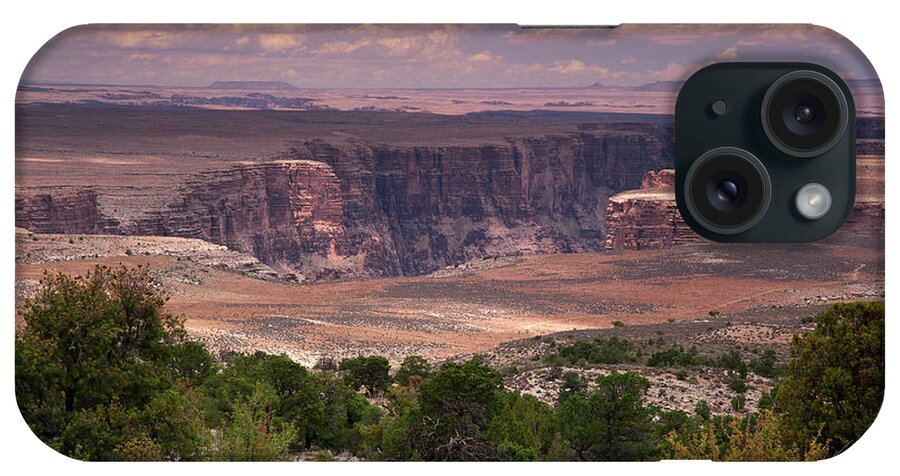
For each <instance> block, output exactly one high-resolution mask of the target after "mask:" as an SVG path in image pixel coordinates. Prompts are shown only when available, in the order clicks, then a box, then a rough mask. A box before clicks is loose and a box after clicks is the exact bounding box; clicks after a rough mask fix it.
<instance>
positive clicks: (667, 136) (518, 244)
mask: <svg viewBox="0 0 900 476" xmlns="http://www.w3.org/2000/svg"><path fill="white" fill-rule="evenodd" d="M62 109H64V110H67V111H69V112H76V113H77V112H80V111H77V108H75V109H76V110H75V111H72V108H68V109H67V108H66V107H63V108H62ZM153 113H154V112H153V111H148V112H146V113H145V114H143V115H142V118H141V120H142V121H147V120H148V118H147V116H148V115H150V116H152V115H153ZM202 113H205V114H213V113H215V111H204V112H202ZM280 114H281V115H282V116H285V115H286V117H283V118H279V119H291V116H292V115H294V116H296V114H294V113H280ZM163 115H164V116H165V117H164V118H156V119H155V120H156V121H157V122H162V121H166V122H167V123H168V124H169V126H173V124H172V121H176V122H177V121H179V120H180V121H182V122H184V121H185V119H184V117H183V115H181V114H176V113H168V114H165V111H164V112H163ZM76 117H78V116H76ZM88 117H90V116H88ZM344 117H345V116H344ZM341 118H342V115H341V114H338V115H337V116H336V117H333V118H332V119H331V120H332V121H338V120H339V119H341ZM393 118H394V119H396V120H403V121H410V123H411V125H412V124H414V123H415V121H417V120H418V119H419V117H417V115H398V116H395V117H393ZM511 120H512V121H513V122H516V123H519V124H523V123H524V126H525V127H521V129H520V131H519V132H518V133H517V134H515V135H511V134H509V132H511V131H510V129H508V128H509V125H508V122H510V121H511ZM442 121H443V122H444V124H443V127H444V129H441V130H442V131H443V133H442V134H441V135H439V136H436V137H431V138H420V139H419V142H418V143H407V144H404V143H399V144H397V143H392V144H385V143H381V142H380V141H378V140H377V139H374V138H372V137H359V136H357V137H342V138H341V139H340V140H337V141H334V140H326V139H323V138H322V137H321V136H319V135H313V136H312V137H302V136H301V137H299V138H294V137H290V136H289V139H290V140H288V141H286V142H285V147H284V148H282V149H281V150H280V151H277V152H275V153H272V154H270V155H268V156H264V157H238V159H243V160H236V161H229V160H227V159H226V160H222V161H221V162H216V161H212V160H209V159H207V160H206V162H207V163H208V164H207V165H208V166H206V167H200V168H198V170H196V171H187V172H185V173H183V174H173V173H172V172H171V170H172V169H171V168H169V167H168V166H167V165H169V164H172V162H174V161H175V160H176V159H175V158H171V159H168V160H167V161H166V166H163V167H160V168H161V169H164V170H156V171H154V172H149V173H145V174H143V175H141V180H131V181H129V180H127V178H126V177H122V178H120V179H119V181H118V182H119V183H116V182H117V180H116V178H115V177H112V176H111V175H113V174H116V173H117V172H118V171H121V170H122V168H121V167H107V169H109V170H107V171H104V170H98V174H100V175H104V174H105V175H110V177H109V183H106V184H105V182H104V180H103V178H102V177H99V178H98V177H97V176H91V177H89V178H88V179H89V180H87V179H86V180H84V181H82V182H81V183H77V182H71V181H70V182H69V183H67V184H64V186H62V187H60V184H59V183H54V184H53V185H52V186H48V185H44V184H40V185H38V186H28V185H30V184H28V185H25V186H22V187H19V188H18V190H17V197H16V224H17V226H19V227H21V228H25V229H28V230H30V231H32V232H36V233H61V234H67V233H68V234H90V233H94V234H113V235H155V236H173V237H183V238H196V239H203V240H206V241H210V242H212V243H217V244H222V245H225V246H228V247H229V248H230V249H234V250H237V251H241V252H244V253H248V254H250V255H252V256H254V257H256V258H258V259H259V260H260V261H262V262H263V263H265V264H267V265H269V266H271V267H272V268H274V269H276V270H278V271H279V272H280V273H282V274H283V276H284V277H285V279H288V280H299V281H317V280H322V279H341V278H350V277H364V276H397V275H420V274H426V273H430V272H433V271H436V270H438V269H441V268H444V267H446V266H449V265H454V264H459V263H464V262H467V261H470V260H472V259H476V258H481V257H486V256H500V255H520V254H538V253H559V252H584V251H599V250H602V249H603V248H604V243H605V237H606V234H605V226H606V223H605V222H606V219H607V218H606V212H605V210H606V203H607V199H608V197H609V195H610V194H613V193H616V192H619V191H622V190H627V189H630V188H634V187H637V186H639V185H640V184H641V180H642V177H643V175H644V173H645V171H647V170H655V169H660V168H663V167H665V166H666V165H667V164H668V163H670V162H671V160H672V158H671V155H670V154H671V152H670V144H671V132H672V131H671V125H669V124H668V123H666V122H665V121H658V120H657V121H655V122H649V123H648V122H637V121H635V120H633V119H632V120H630V121H629V120H625V121H622V120H620V118H619V117H617V116H616V115H614V114H613V115H603V116H599V120H598V121H595V122H592V123H585V122H583V118H581V117H576V118H575V119H570V118H568V117H566V116H562V117H561V118H549V119H547V118H539V119H537V120H536V121H538V123H540V122H544V123H546V122H553V121H556V122H557V124H556V129H557V130H555V131H554V130H550V131H543V130H542V131H541V132H532V131H534V125H533V124H530V123H529V120H523V119H521V118H519V119H511V118H510V117H509V116H505V115H496V116H491V117H485V118H478V119H477V120H471V121H472V122H474V123H469V122H470V121H469V120H467V118H465V117H463V118H456V117H453V118H443V119H442ZM531 121H535V120H534V119H531ZM176 125H177V124H176ZM239 126H240V125H237V127H239ZM317 126H318V127H328V124H327V123H322V122H319V123H318V124H317ZM393 126H394V127H396V128H398V129H400V130H403V129H404V128H405V127H404V124H403V123H400V124H393ZM456 127H462V128H463V129H461V130H460V129H456V130H454V128H456ZM470 128H478V129H479V131H480V132H478V133H479V134H483V135H484V136H483V137H476V138H469V137H467V134H469V133H470V131H468V130H467V129H470ZM184 129H189V127H188V125H184ZM491 129H495V130H497V132H498V135H497V136H490V135H487V134H489V133H490V132H491ZM139 130H140V126H138V125H134V131H139ZM521 131H525V132H526V133H525V134H523V133H522V132H521ZM113 132H114V131H113ZM226 132H227V131H226ZM136 133H137V134H138V135H139V133H138V132H136ZM32 134H34V131H33V130H31V129H25V130H23V131H22V136H23V137H25V140H22V141H20V147H21V148H22V149H23V151H22V153H23V155H27V154H26V153H25V151H24V150H25V149H27V148H28V147H29V143H30V141H29V140H28V137H30V136H31V135H32ZM432 134H434V133H432ZM110 135H113V134H110ZM60 139H65V137H60V136H59V135H57V136H55V140H57V141H58V140H60ZM79 139H80V138H79V137H72V138H71V139H70V140H71V142H68V143H67V144H66V146H67V148H76V147H77V148H80V149H82V150H80V151H78V152H77V154H78V155H79V158H83V157H91V156H94V155H95V154H97V153H98V151H97V146H95V145H92V144H91V143H90V141H84V142H81V141H80V140H79ZM373 139H374V140H373ZM421 139H425V140H421ZM85 142H87V143H85ZM107 144H108V143H107ZM101 147H102V146H101ZM85 149H87V150H85ZM69 150H71V149H69ZM147 152H148V151H146V150H144V151H143V153H147ZM150 152H151V153H152V152H153V151H152V150H151V151H150ZM79 158H75V159H74V160H73V161H72V162H70V163H67V164H64V165H62V164H61V165H60V167H76V166H77V164H78V160H79ZM28 160H29V157H27V156H26V157H25V158H24V160H23V161H24V162H25V163H26V164H27V162H28ZM36 160H37V162H36V163H35V164H36V167H35V169H34V170H36V169H37V164H41V163H42V162H40V158H38V159H36ZM118 160H120V161H122V158H118ZM130 160H133V161H134V162H136V163H137V162H140V158H135V159H130ZM210 162H216V163H210ZM230 162H231V163H230ZM234 162H239V163H234ZM128 165H129V166H130V165H131V164H128ZM136 165H137V164H136ZM172 165H174V164H172ZM138 166H139V165H138ZM129 168H130V167H129ZM186 168H189V167H186ZM45 174H46V173H45ZM22 175H26V174H22ZM31 175H32V176H31V177H29V179H31V180H34V181H40V180H41V178H42V177H41V175H40V174H39V173H35V174H31ZM148 176H153V178H150V182H151V183H149V184H148V185H149V186H148V187H141V186H140V184H141V182H143V181H145V180H147V177H148ZM46 179H47V180H53V181H54V182H58V179H57V178H56V177H50V178H46ZM154 180H158V182H154ZM123 181H127V182H128V183H127V184H122V183H121V182H123ZM23 182H26V184H27V183H28V180H27V179H26V180H24V181H23ZM98 183H99V185H98ZM154 186H155V188H154Z"/></svg>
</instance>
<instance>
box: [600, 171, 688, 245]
mask: <svg viewBox="0 0 900 476" xmlns="http://www.w3.org/2000/svg"><path fill="white" fill-rule="evenodd" d="M699 239H700V236H699V235H697V234H696V233H694V232H693V230H691V229H690V227H689V226H688V225H687V223H685V222H684V220H682V218H681V213H680V212H679V211H678V205H677V204H676V203H675V171H674V170H672V169H664V170H660V171H659V172H657V171H654V170H650V171H648V172H647V173H646V174H644V177H643V179H642V180H641V188H640V189H637V190H627V191H625V192H622V193H618V194H616V195H613V196H612V197H610V198H609V205H608V206H607V208H606V242H605V248H606V249H607V250H611V249H617V248H619V249H643V248H668V247H670V246H673V245H676V244H678V243H684V242H691V241H697V240H699Z"/></svg>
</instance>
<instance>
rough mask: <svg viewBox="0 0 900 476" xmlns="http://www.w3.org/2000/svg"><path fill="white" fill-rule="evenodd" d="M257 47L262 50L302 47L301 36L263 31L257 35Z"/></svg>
mask: <svg viewBox="0 0 900 476" xmlns="http://www.w3.org/2000/svg"><path fill="white" fill-rule="evenodd" d="M258 40H259V47H260V48H262V50H263V51H268V52H283V51H289V50H299V49H303V36H302V35H290V34H286V33H264V34H260V35H259V38H258Z"/></svg>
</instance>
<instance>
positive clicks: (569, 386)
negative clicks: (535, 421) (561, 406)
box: [557, 371, 588, 403]
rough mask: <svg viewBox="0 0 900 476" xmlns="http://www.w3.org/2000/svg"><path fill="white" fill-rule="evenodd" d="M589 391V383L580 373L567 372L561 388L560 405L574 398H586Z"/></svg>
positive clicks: (558, 398) (563, 377)
mask: <svg viewBox="0 0 900 476" xmlns="http://www.w3.org/2000/svg"><path fill="white" fill-rule="evenodd" d="M587 389H588V381H587V379H586V378H584V377H583V376H582V375H581V374H579V373H578V372H571V371H570V372H566V373H564V374H563V376H562V383H560V386H559V396H558V397H557V400H558V401H559V403H562V402H564V401H565V400H566V399H568V398H569V397H572V396H576V395H579V396H584V394H585V393H586V392H587Z"/></svg>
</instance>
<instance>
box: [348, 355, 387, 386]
mask: <svg viewBox="0 0 900 476" xmlns="http://www.w3.org/2000/svg"><path fill="white" fill-rule="evenodd" d="M338 370H340V371H341V372H346V374H347V375H346V378H347V384H348V385H350V387H351V388H353V389H357V390H358V389H359V388H360V387H362V386H365V387H366V392H367V393H368V394H369V395H376V394H378V393H381V392H383V391H384V389H385V388H386V387H387V385H388V384H389V383H390V381H391V379H390V371H391V364H390V362H388V360H387V359H386V358H384V357H381V356H375V355H373V356H370V357H363V356H359V357H354V358H351V359H343V360H341V364H340V366H338Z"/></svg>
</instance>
